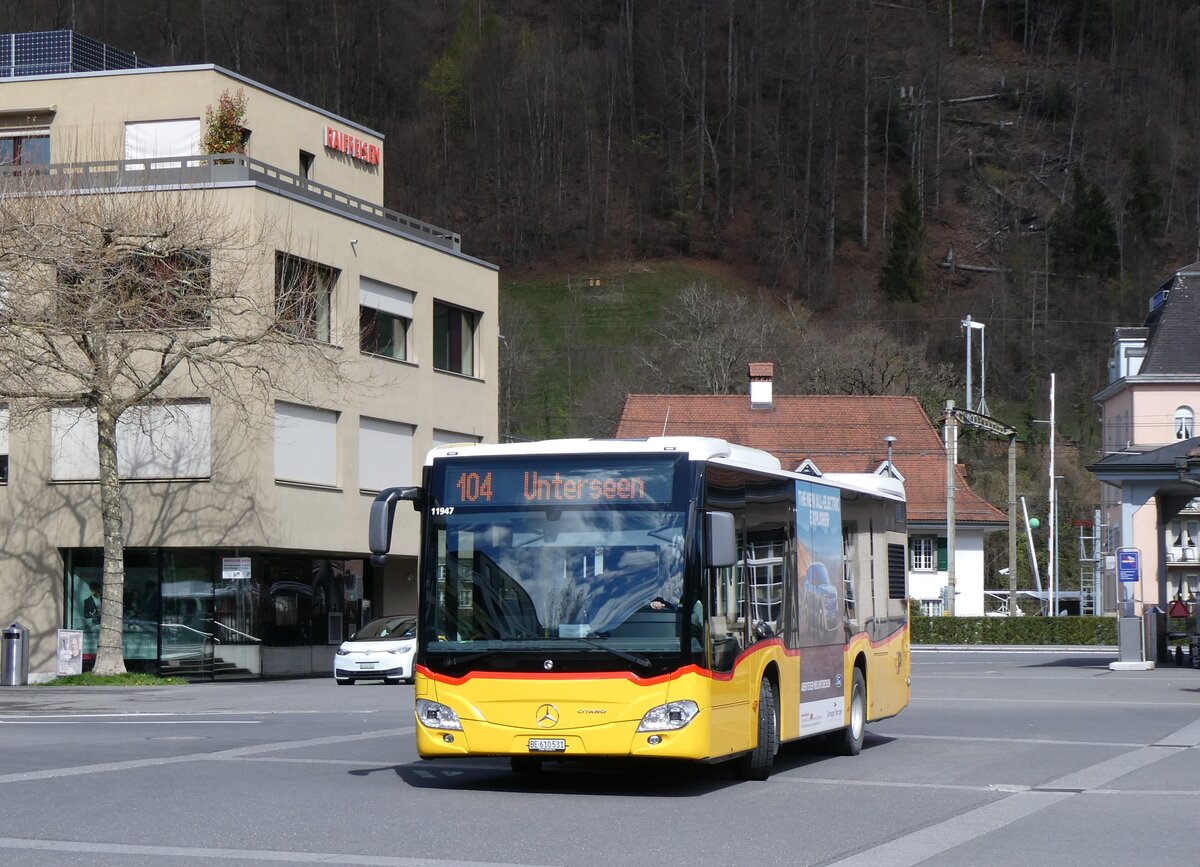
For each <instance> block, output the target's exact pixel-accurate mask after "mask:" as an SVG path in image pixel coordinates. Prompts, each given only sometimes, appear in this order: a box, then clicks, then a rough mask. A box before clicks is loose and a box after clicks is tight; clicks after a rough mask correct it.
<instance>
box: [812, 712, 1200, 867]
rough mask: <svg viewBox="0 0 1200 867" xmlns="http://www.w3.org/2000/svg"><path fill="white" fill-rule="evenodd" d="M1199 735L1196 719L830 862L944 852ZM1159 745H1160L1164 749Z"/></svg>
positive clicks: (906, 862)
mask: <svg viewBox="0 0 1200 867" xmlns="http://www.w3.org/2000/svg"><path fill="white" fill-rule="evenodd" d="M1197 738H1200V720H1197V721H1195V722H1192V723H1189V724H1188V725H1186V726H1183V727H1182V728H1180V729H1179V730H1177V731H1176V732H1174V733H1172V734H1170V735H1167V736H1166V737H1165V738H1163V739H1162V740H1161V741H1159V742H1158V744H1159V745H1155V746H1141V747H1139V748H1137V749H1135V750H1133V751H1132V752H1129V753H1124V754H1122V755H1119V756H1116V757H1114V758H1111V759H1106V760H1105V761H1102V762H1097V763H1096V764H1094V765H1092V766H1090V767H1086V768H1081V769H1080V770H1078V771H1075V772H1073V773H1070V774H1066V775H1064V776H1061V777H1058V778H1057V779H1054V780H1050V781H1048V782H1046V783H1044V784H1042V785H1040V786H1034V787H1032V788H1030V789H1028V790H1026V791H1022V792H1018V793H1017V794H1015V795H1011V796H1009V797H1006V798H1002V799H1000V800H997V801H991V802H989V803H987V804H984V805H983V806H981V807H976V808H974V809H972V810H967V811H966V812H964V813H960V814H959V815H957V816H952V817H951V818H949V819H946V820H945V821H942V822H938V823H936V824H933V825H929V826H927V827H925V828H922V829H921V830H919V831H914V832H912V833H910V834H904V835H902V836H900V837H896V838H895V839H893V840H889V841H888V842H886V843H881V844H880V845H878V846H874V847H872V848H870V849H865V850H863V851H862V852H858V853H856V854H854V855H851V856H850V857H848V858H844V859H842V860H840V861H837V862H834V864H833V867H913V865H915V864H919V863H920V862H922V861H924V860H926V859H928V858H933V857H934V856H936V855H940V854H942V853H944V852H948V851H949V850H951V849H953V848H955V847H957V846H961V845H963V844H965V843H970V842H971V841H973V840H976V839H978V838H979V837H982V836H983V835H984V834H990V833H992V832H993V831H999V830H1000V829H1002V828H1005V827H1007V826H1009V825H1012V824H1013V823H1014V822H1017V821H1019V820H1021V819H1023V818H1025V817H1026V816H1030V815H1032V814H1034V813H1038V812H1041V811H1042V810H1046V809H1048V808H1050V807H1053V806H1054V805H1055V804H1058V803H1061V802H1062V801H1064V800H1066V799H1067V798H1074V797H1078V796H1079V795H1088V794H1092V793H1094V792H1096V791H1097V790H1101V791H1103V792H1104V793H1105V794H1108V793H1109V792H1113V791H1116V790H1112V789H1102V787H1103V786H1105V784H1107V783H1110V782H1112V781H1113V780H1115V779H1118V778H1120V777H1123V776H1125V775H1126V774H1130V773H1132V772H1134V771H1137V770H1141V769H1142V768H1145V767H1147V766H1149V765H1152V764H1154V763H1155V762H1158V761H1160V760H1162V759H1165V758H1169V757H1171V756H1173V755H1176V754H1177V753H1179V752H1182V751H1183V750H1185V749H1186V748H1187V746H1178V747H1175V746H1171V745H1174V744H1175V743H1177V742H1179V741H1183V742H1187V745H1190V744H1191V743H1192V742H1194V741H1195V740H1196V739H1197ZM1164 746H1165V747H1166V748H1164Z"/></svg>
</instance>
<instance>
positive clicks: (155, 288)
mask: <svg viewBox="0 0 1200 867" xmlns="http://www.w3.org/2000/svg"><path fill="white" fill-rule="evenodd" d="M58 279H59V283H60V284H61V286H62V290H63V291H62V292H61V293H60V295H59V302H58V303H59V309H60V312H61V313H62V314H63V315H64V316H68V317H72V318H75V319H82V320H85V321H90V322H97V323H102V324H103V325H104V326H105V327H108V328H112V329H114V330H118V331H120V330H136V331H161V330H169V329H177V328H195V327H197V326H203V325H206V324H207V322H208V320H209V317H210V316H211V312H212V261H211V258H210V257H209V254H208V253H207V252H205V251H203V250H156V249H154V248H153V247H152V246H149V245H146V246H141V245H139V246H138V247H137V248H136V249H133V250H130V251H129V252H127V253H123V254H120V255H118V256H115V257H114V258H113V260H112V261H111V262H110V263H108V264H107V265H105V266H103V267H102V268H101V267H96V266H93V267H91V268H89V267H86V266H85V267H83V268H79V269H68V268H63V269H61V270H60V271H59V274H58Z"/></svg>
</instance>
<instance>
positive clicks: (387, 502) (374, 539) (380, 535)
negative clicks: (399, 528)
mask: <svg viewBox="0 0 1200 867" xmlns="http://www.w3.org/2000/svg"><path fill="white" fill-rule="evenodd" d="M400 500H409V501H411V502H412V504H413V508H414V509H420V508H421V503H422V502H423V500H424V493H423V492H422V491H421V489H420V488H385V489H384V490H382V491H380V492H379V493H378V495H376V497H375V502H373V503H371V523H370V526H369V529H368V537H369V538H368V541H369V543H370V547H371V563H373V564H374V565H376V566H382V565H384V564H385V563H386V562H387V553H388V551H390V550H391V549H392V520H393V518H395V516H396V503H397V502H399V501H400Z"/></svg>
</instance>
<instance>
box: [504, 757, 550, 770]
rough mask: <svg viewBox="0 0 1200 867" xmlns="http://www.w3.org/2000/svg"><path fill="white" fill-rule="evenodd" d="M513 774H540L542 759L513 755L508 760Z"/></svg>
mask: <svg viewBox="0 0 1200 867" xmlns="http://www.w3.org/2000/svg"><path fill="white" fill-rule="evenodd" d="M510 764H511V766H512V772H513V773H514V774H540V773H541V772H542V760H541V759H538V758H534V757H533V756H513V757H512V759H511V760H510Z"/></svg>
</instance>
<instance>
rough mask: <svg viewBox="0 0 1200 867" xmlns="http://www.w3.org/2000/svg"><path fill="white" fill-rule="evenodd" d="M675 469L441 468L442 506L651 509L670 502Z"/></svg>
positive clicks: (548, 465) (665, 466)
mask: <svg viewBox="0 0 1200 867" xmlns="http://www.w3.org/2000/svg"><path fill="white" fill-rule="evenodd" d="M674 470H675V467H674V463H673V462H664V463H661V464H643V465H640V466H636V465H634V466H631V465H625V466H622V467H619V468H618V467H604V466H596V465H594V464H589V465H580V464H566V463H552V464H551V463H546V462H544V461H538V462H536V463H533V464H528V463H524V464H518V463H511V462H505V463H499V462H498V463H495V464H488V465H481V464H478V463H471V464H468V465H464V464H457V463H456V464H450V465H447V466H446V475H445V484H444V486H443V490H442V497H441V503H442V505H444V506H587V505H618V506H620V505H654V504H658V503H662V504H667V503H670V502H671V500H672V488H673V486H674Z"/></svg>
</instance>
